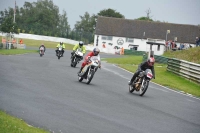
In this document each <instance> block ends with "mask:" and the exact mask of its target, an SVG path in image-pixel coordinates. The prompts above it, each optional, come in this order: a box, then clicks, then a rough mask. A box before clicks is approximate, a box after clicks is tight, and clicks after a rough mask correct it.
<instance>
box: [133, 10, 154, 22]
mask: <svg viewBox="0 0 200 133" xmlns="http://www.w3.org/2000/svg"><path fill="white" fill-rule="evenodd" d="M146 13H147V16H146V17H140V18H137V19H136V20H145V21H153V19H151V18H152V16H150V13H151V9H150V8H149V9H148V10H147V11H146Z"/></svg>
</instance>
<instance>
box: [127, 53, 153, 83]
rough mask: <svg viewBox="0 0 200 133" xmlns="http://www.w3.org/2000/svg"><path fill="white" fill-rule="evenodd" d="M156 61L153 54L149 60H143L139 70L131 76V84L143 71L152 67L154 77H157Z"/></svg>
mask: <svg viewBox="0 0 200 133" xmlns="http://www.w3.org/2000/svg"><path fill="white" fill-rule="evenodd" d="M154 62H155V59H154V58H153V56H151V57H150V58H149V59H148V60H147V61H144V62H142V63H141V64H140V65H139V66H138V69H137V71H136V72H135V73H134V75H133V77H132V78H131V81H130V82H129V85H131V84H132V83H133V81H134V80H135V78H136V77H137V76H138V75H139V73H140V72H141V71H145V70H146V69H151V71H152V74H153V78H154V79H155V71H154Z"/></svg>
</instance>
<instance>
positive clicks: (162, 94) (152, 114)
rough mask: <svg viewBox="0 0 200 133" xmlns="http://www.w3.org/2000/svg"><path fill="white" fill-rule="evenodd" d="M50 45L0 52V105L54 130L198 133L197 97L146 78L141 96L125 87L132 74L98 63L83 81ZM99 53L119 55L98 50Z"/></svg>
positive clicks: (66, 56)
mask: <svg viewBox="0 0 200 133" xmlns="http://www.w3.org/2000/svg"><path fill="white" fill-rule="evenodd" d="M70 52H71V51H68V50H66V51H65V54H64V57H62V58H61V59H60V60H58V59H57V57H56V56H55V51H54V50H53V49H47V52H46V54H45V55H44V56H43V57H39V54H24V55H10V56H5V55H0V109H1V110H3V111H6V112H7V113H9V114H10V115H13V116H16V117H18V118H20V119H23V120H24V121H26V122H27V123H28V124H29V125H32V126H35V127H40V128H44V129H46V130H48V131H51V132H55V133H61V132H62V133H79V132H81V133H94V132H95V133H131V132H133V133H169V132H171V133H199V132H200V100H199V99H198V98H195V97H192V96H188V95H184V94H182V93H179V92H175V91H173V90H170V89H168V88H165V87H162V86H159V85H157V84H154V83H150V86H149V88H148V90H147V92H146V93H145V95H144V96H143V97H140V96H139V95H138V94H137V93H132V94H130V93H129V92H128V85H127V84H128V80H129V79H130V78H131V76H132V74H131V73H129V72H127V71H125V70H123V69H120V68H118V67H117V66H115V65H113V64H109V63H106V62H102V69H101V70H100V69H99V70H98V71H97V72H96V74H95V76H94V78H93V80H92V81H91V84H89V85H87V84H86V83H85V80H83V82H79V81H78V77H77V72H78V70H79V69H80V66H81V63H79V64H78V65H77V67H76V68H72V67H70ZM101 57H102V58H108V57H113V58H115V57H119V55H110V54H103V53H102V54H101Z"/></svg>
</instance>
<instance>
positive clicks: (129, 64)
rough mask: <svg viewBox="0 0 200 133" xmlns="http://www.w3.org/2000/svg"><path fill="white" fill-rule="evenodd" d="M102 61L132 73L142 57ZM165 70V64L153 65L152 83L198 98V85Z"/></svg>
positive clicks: (199, 91) (199, 89)
mask: <svg viewBox="0 0 200 133" xmlns="http://www.w3.org/2000/svg"><path fill="white" fill-rule="evenodd" d="M103 60H105V61H107V62H108V63H113V64H116V65H118V66H119V67H121V68H124V69H126V70H128V71H130V72H133V73H134V72H135V71H136V70H137V68H138V65H139V64H140V63H141V62H142V56H122V58H109V59H103ZM166 68H167V65H166V64H158V63H155V73H156V79H153V80H152V82H155V83H157V84H160V85H163V86H165V87H168V88H171V89H173V90H179V91H183V92H185V93H189V94H192V95H194V96H197V97H200V85H199V84H197V83H194V82H191V81H189V80H186V79H184V78H182V77H180V76H178V75H176V74H174V73H171V72H168V71H167V69H166ZM130 78H131V77H130Z"/></svg>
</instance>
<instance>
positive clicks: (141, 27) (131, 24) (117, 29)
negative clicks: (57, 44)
mask: <svg viewBox="0 0 200 133" xmlns="http://www.w3.org/2000/svg"><path fill="white" fill-rule="evenodd" d="M167 30H170V33H169V34H168V35H167V40H174V38H175V37H177V42H184V43H195V38H196V37H200V27H198V26H197V25H186V24H173V23H163V22H151V21H143V20H131V19H124V18H113V17H103V16H99V17H98V19H97V24H96V29H95V34H97V35H107V36H118V37H127V38H140V39H142V38H143V39H145V38H153V39H163V40H165V39H166V32H167ZM144 32H145V36H144Z"/></svg>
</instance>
